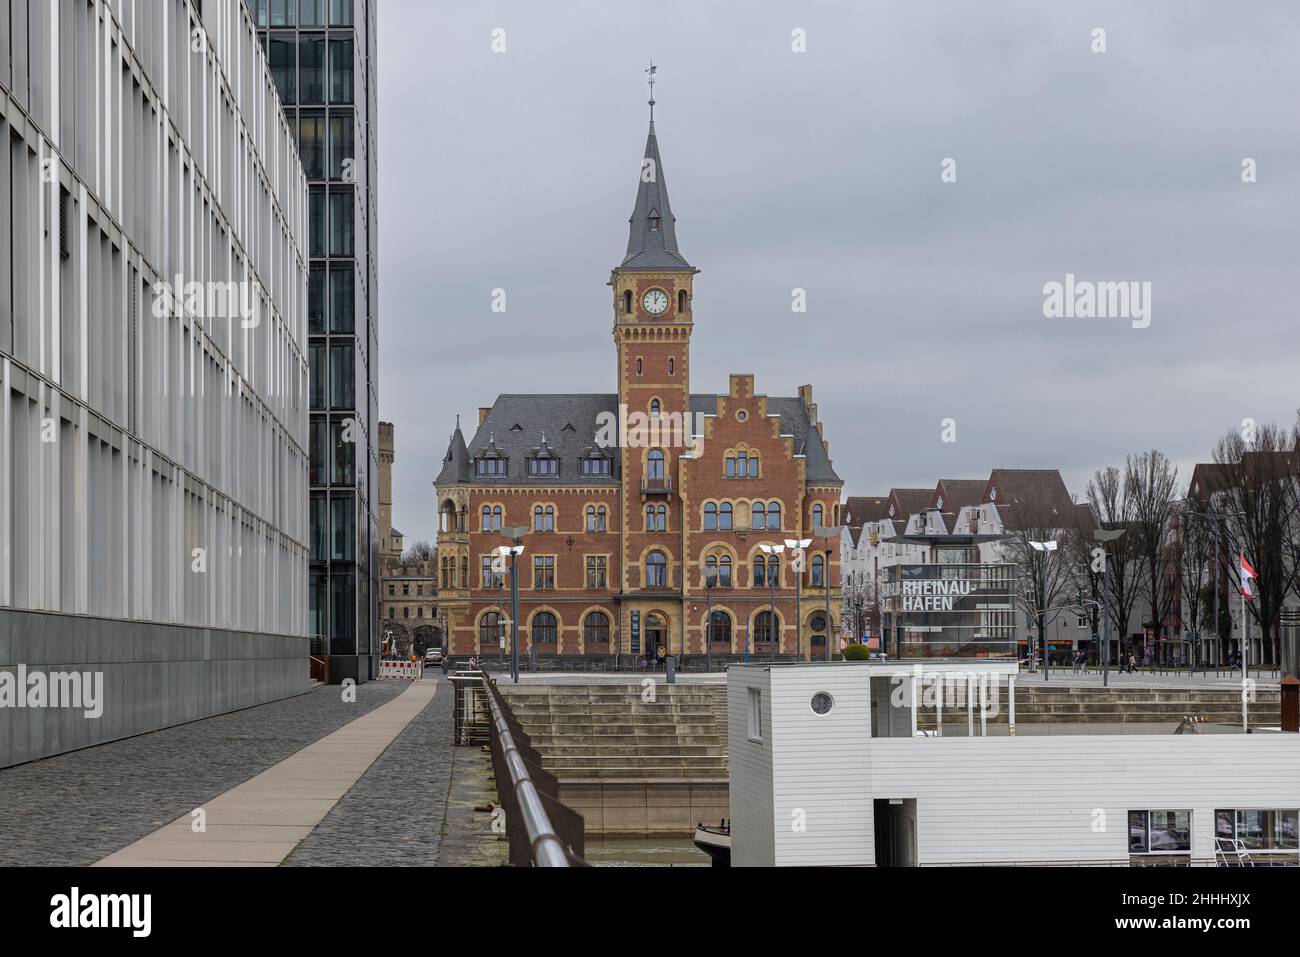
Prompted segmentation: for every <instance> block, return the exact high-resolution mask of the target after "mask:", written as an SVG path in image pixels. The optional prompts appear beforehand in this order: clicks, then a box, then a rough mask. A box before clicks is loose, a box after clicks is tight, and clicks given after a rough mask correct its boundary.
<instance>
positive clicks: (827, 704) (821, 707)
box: [812, 691, 835, 714]
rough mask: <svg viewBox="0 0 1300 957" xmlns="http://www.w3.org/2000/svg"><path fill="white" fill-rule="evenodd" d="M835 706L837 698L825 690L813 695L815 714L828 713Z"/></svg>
mask: <svg viewBox="0 0 1300 957" xmlns="http://www.w3.org/2000/svg"><path fill="white" fill-rule="evenodd" d="M833 707H835V699H834V698H832V697H831V696H830V695H828V694H827V693H826V692H825V691H819V692H817V693H816V694H815V695H813V696H812V709H813V714H828V713H829V712H830V710H831V708H833Z"/></svg>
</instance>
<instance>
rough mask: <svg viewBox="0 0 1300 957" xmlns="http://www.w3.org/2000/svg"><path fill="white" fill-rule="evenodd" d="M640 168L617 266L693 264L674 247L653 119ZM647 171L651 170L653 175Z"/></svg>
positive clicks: (672, 223) (673, 228)
mask: <svg viewBox="0 0 1300 957" xmlns="http://www.w3.org/2000/svg"><path fill="white" fill-rule="evenodd" d="M646 160H648V161H649V162H648V163H647V162H645V161H646ZM641 170H642V171H641V173H640V174H639V175H638V179H637V188H636V205H635V206H633V207H632V215H631V216H630V217H628V236H627V255H625V256H624V257H623V262H622V264H621V265H620V267H619V268H620V269H692V268H694V267H692V266H691V264H690V263H688V262H687V261H686V257H684V256H683V255H682V254H681V252H680V251H679V250H678V249H677V219H676V218H675V217H674V216H673V209H672V206H671V205H670V204H669V202H668V183H667V181H666V180H665V179H664V164H663V162H662V160H660V158H659V141H658V139H657V138H656V137H655V121H654V120H651V121H650V133H649V135H648V136H647V137H646V141H645V156H644V159H643V161H642V167H641ZM648 171H653V176H651V175H650V172H648ZM647 180H649V181H647Z"/></svg>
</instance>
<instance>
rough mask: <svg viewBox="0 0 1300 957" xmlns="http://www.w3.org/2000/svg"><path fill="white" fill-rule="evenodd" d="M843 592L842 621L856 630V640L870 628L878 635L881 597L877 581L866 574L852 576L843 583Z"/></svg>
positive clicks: (872, 632) (854, 634)
mask: <svg viewBox="0 0 1300 957" xmlns="http://www.w3.org/2000/svg"><path fill="white" fill-rule="evenodd" d="M842 591H843V593H842V596H841V599H840V619H841V621H843V622H844V623H845V624H847V625H849V626H851V627H852V628H853V629H854V630H853V638H854V640H857V639H859V638H861V637H862V635H863V634H864V632H865V630H866V628H867V627H868V626H869V627H870V629H871V634H878V633H879V626H880V595H879V594H877V589H876V582H875V579H874V578H873V577H872V576H871V575H869V574H867V573H865V572H864V573H862V574H860V575H850V576H849V578H848V579H847V580H846V581H845V582H844V583H843V585H842Z"/></svg>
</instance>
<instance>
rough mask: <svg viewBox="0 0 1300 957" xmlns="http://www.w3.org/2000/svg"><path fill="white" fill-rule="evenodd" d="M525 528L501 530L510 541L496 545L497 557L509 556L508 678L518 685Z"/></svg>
mask: <svg viewBox="0 0 1300 957" xmlns="http://www.w3.org/2000/svg"><path fill="white" fill-rule="evenodd" d="M527 530H528V528H527V526H524V527H520V528H503V529H500V532H501V534H502V535H503V536H504V537H506V538H508V539H510V541H511V544H509V545H498V546H497V555H499V556H500V557H501V558H502V560H504V559H505V556H507V555H509V556H510V678H511V680H512V681H513V682H514V683H515V684H519V575H518V574H517V572H518V571H519V556H520V555H522V554H523V552H524V545H523V542H522V539H523V537H524V532H526V531H527ZM530 644H531V643H530Z"/></svg>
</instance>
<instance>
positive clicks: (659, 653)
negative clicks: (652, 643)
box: [655, 642, 668, 668]
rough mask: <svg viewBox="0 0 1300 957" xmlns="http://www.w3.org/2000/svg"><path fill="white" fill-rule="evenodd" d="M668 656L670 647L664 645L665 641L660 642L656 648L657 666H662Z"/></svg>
mask: <svg viewBox="0 0 1300 957" xmlns="http://www.w3.org/2000/svg"><path fill="white" fill-rule="evenodd" d="M666 657H668V649H667V648H665V647H664V646H663V642H660V643H659V647H658V648H656V649H655V666H656V667H659V668H662V667H663V666H664V659H665V658H666Z"/></svg>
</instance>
